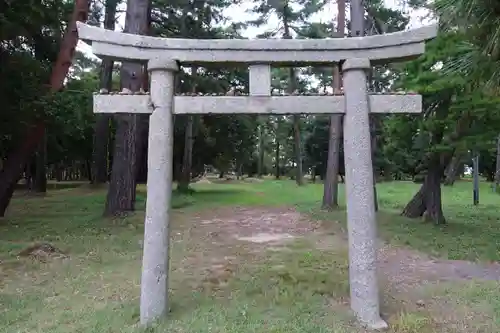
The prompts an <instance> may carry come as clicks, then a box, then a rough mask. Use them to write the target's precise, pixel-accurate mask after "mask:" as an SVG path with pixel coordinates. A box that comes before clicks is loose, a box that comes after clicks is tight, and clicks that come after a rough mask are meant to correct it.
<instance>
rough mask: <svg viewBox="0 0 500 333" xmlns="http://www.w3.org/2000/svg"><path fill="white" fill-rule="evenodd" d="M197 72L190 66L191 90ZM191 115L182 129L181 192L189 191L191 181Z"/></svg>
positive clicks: (192, 141) (179, 186)
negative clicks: (183, 129)
mask: <svg viewBox="0 0 500 333" xmlns="http://www.w3.org/2000/svg"><path fill="white" fill-rule="evenodd" d="M197 72H198V67H196V66H193V67H191V76H192V78H193V86H192V87H191V89H192V90H191V92H192V93H195V92H196V81H195V78H196V73H197ZM193 123H194V118H193V116H190V115H187V119H186V128H185V131H184V154H183V157H182V173H181V179H180V181H179V185H178V186H177V189H178V190H179V191H181V192H184V193H186V192H188V191H189V182H190V181H191V169H192V165H193V143H194V139H193Z"/></svg>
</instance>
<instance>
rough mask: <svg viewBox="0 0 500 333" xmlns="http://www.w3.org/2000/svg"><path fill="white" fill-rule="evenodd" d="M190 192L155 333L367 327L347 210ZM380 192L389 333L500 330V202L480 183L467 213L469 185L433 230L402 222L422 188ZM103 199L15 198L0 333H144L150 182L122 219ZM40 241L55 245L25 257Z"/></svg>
mask: <svg viewBox="0 0 500 333" xmlns="http://www.w3.org/2000/svg"><path fill="white" fill-rule="evenodd" d="M193 188H194V189H195V190H196V192H195V193H194V194H193V195H192V196H184V195H179V194H176V195H175V196H174V199H173V206H174V218H173V221H172V227H173V232H172V263H171V280H170V281H171V283H170V287H171V289H172V295H171V302H172V312H171V314H170V316H169V318H168V320H165V321H164V322H162V323H159V325H158V326H157V327H155V328H153V331H154V332H178V333H184V332H189V333H197V332H199V333H205V332H218V333H226V332H227V333H229V332H231V333H239V332H250V333H251V332H276V333H277V332H286V333H293V332H301V333H307V332H335V333H354V332H364V331H363V330H362V329H361V328H359V327H358V326H357V325H356V322H355V321H354V320H353V318H352V316H351V314H350V311H349V306H348V303H349V299H348V297H349V287H348V280H347V274H348V262H347V238H346V232H345V213H344V212H343V211H342V210H339V211H334V212H324V211H320V210H319V209H318V206H319V202H320V199H321V195H322V186H321V185H319V184H309V185H307V186H304V187H302V188H297V187H296V186H295V184H294V183H293V182H291V181H271V180H266V181H264V182H262V181H257V180H254V181H247V182H244V181H242V182H236V181H228V182H226V181H222V182H217V181H215V180H213V181H212V183H209V182H208V181H207V182H200V183H198V184H195V185H194V186H193ZM377 188H378V194H379V202H380V207H381V211H380V213H379V217H378V222H379V234H380V239H381V242H380V259H379V260H380V263H379V266H380V268H381V269H380V286H381V288H380V289H381V295H382V304H381V305H382V315H383V317H384V318H385V319H386V320H387V321H388V322H389V324H390V330H389V332H392V333H417V332H418V333H431V332H436V333H437V332H440V333H441V332H450V333H451V332H457V333H471V332H484V333H496V332H499V331H500V288H499V287H500V283H499V281H500V265H499V264H497V263H496V262H499V261H500V251H499V249H500V241H499V239H500V228H498V224H499V223H500V210H499V209H498V207H499V206H498V199H499V196H498V195H497V194H494V193H492V191H491V189H490V188H489V187H488V185H487V184H482V189H481V198H480V201H481V202H480V205H479V206H473V205H472V184H471V183H470V182H459V183H457V184H456V185H455V186H454V187H452V188H444V192H443V201H444V210H445V215H446V217H447V218H448V222H449V223H448V225H447V226H444V227H436V226H433V225H430V224H425V223H423V222H421V221H413V220H408V219H405V218H402V217H400V216H398V213H399V212H400V210H401V209H402V207H403V206H404V204H405V203H406V202H407V201H408V200H409V199H410V198H411V196H412V195H413V194H414V193H415V192H416V190H417V189H418V185H416V184H413V183H410V182H398V183H382V184H379V185H378V186H377ZM104 199H105V192H104V191H103V190H92V189H91V188H89V187H79V188H64V189H59V190H51V191H49V193H48V194H47V195H46V196H45V197H27V196H23V195H17V196H16V198H15V200H14V201H13V203H12V207H11V209H10V211H9V212H8V216H7V218H5V219H4V220H0V323H2V324H1V325H0V332H9V333H10V332H34V331H37V332H38V331H40V332H42V331H43V332H57V333H59V332H60V333H63V332H64V333H66V332H70V331H73V332H82V333H90V332H100V333H101V332H140V331H141V330H140V329H139V328H138V327H137V321H138V316H139V307H138V305H139V302H138V297H139V281H140V261H141V255H142V251H141V246H142V241H141V239H142V233H143V214H144V200H145V198H144V187H142V188H140V189H139V194H138V200H137V205H138V211H137V212H136V213H135V214H133V215H132V216H129V217H127V218H123V219H114V220H106V219H102V218H101V213H102V209H103V202H104ZM342 201H343V197H342ZM34 242H47V243H50V244H51V245H53V246H54V247H55V248H54V249H50V248H48V247H47V248H45V249H43V248H42V249H39V250H37V251H32V255H31V256H22V255H21V256H19V254H20V253H21V254H24V253H25V252H27V251H26V249H27V248H28V247H29V246H30V245H31V244H33V243H34ZM50 251H55V252H54V253H49V254H47V252H50Z"/></svg>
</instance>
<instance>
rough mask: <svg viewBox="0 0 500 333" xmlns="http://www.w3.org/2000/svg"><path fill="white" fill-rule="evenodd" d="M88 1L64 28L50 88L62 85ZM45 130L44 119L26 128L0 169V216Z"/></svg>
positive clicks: (76, 9)
mask: <svg viewBox="0 0 500 333" xmlns="http://www.w3.org/2000/svg"><path fill="white" fill-rule="evenodd" d="M89 5H90V2H89V1H88V0H76V1H75V6H74V9H73V14H72V16H71V20H70V22H69V24H68V27H67V28H66V32H65V34H64V37H63V40H62V42H61V46H60V49H59V54H58V55H57V60H56V63H55V64H54V66H53V68H52V73H51V76H50V89H51V91H53V92H55V91H59V90H61V88H62V87H63V84H64V79H65V78H66V75H67V74H68V70H69V67H70V66H71V61H72V59H73V54H74V53H75V48H76V44H77V43H78V31H77V29H76V22H77V21H83V22H85V21H86V20H87V16H88V12H89ZM44 132H45V121H44V119H41V120H39V121H38V122H37V123H36V124H35V125H34V126H32V127H31V128H30V129H28V131H27V135H26V138H25V140H24V142H23V143H22V145H21V146H20V147H19V148H18V149H17V150H16V151H14V152H13V153H12V155H10V156H9V157H8V159H7V161H6V162H5V164H4V167H3V168H2V171H1V173H0V217H3V216H5V211H6V210H7V207H8V206H9V203H10V200H11V198H12V195H13V193H14V189H15V186H16V184H17V182H18V180H19V178H20V176H21V173H22V171H23V168H24V166H25V165H26V162H27V161H28V160H29V158H30V157H31V156H32V154H33V152H34V151H35V149H36V148H37V145H38V143H39V142H40V141H41V139H42V138H43V135H44Z"/></svg>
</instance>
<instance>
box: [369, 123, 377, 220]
mask: <svg viewBox="0 0 500 333" xmlns="http://www.w3.org/2000/svg"><path fill="white" fill-rule="evenodd" d="M375 117H376V116H375V115H371V116H370V134H371V136H372V140H371V146H372V161H373V164H374V165H373V201H374V206H375V211H376V212H378V195H377V178H378V173H377V168H376V165H375V154H376V152H377V126H378V122H377V119H376V118H375Z"/></svg>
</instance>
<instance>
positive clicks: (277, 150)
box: [275, 134, 280, 179]
mask: <svg viewBox="0 0 500 333" xmlns="http://www.w3.org/2000/svg"><path fill="white" fill-rule="evenodd" d="M277 135H278V134H276V162H275V163H276V167H275V168H276V170H275V176H276V179H280V142H279V140H278V137H277Z"/></svg>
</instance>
